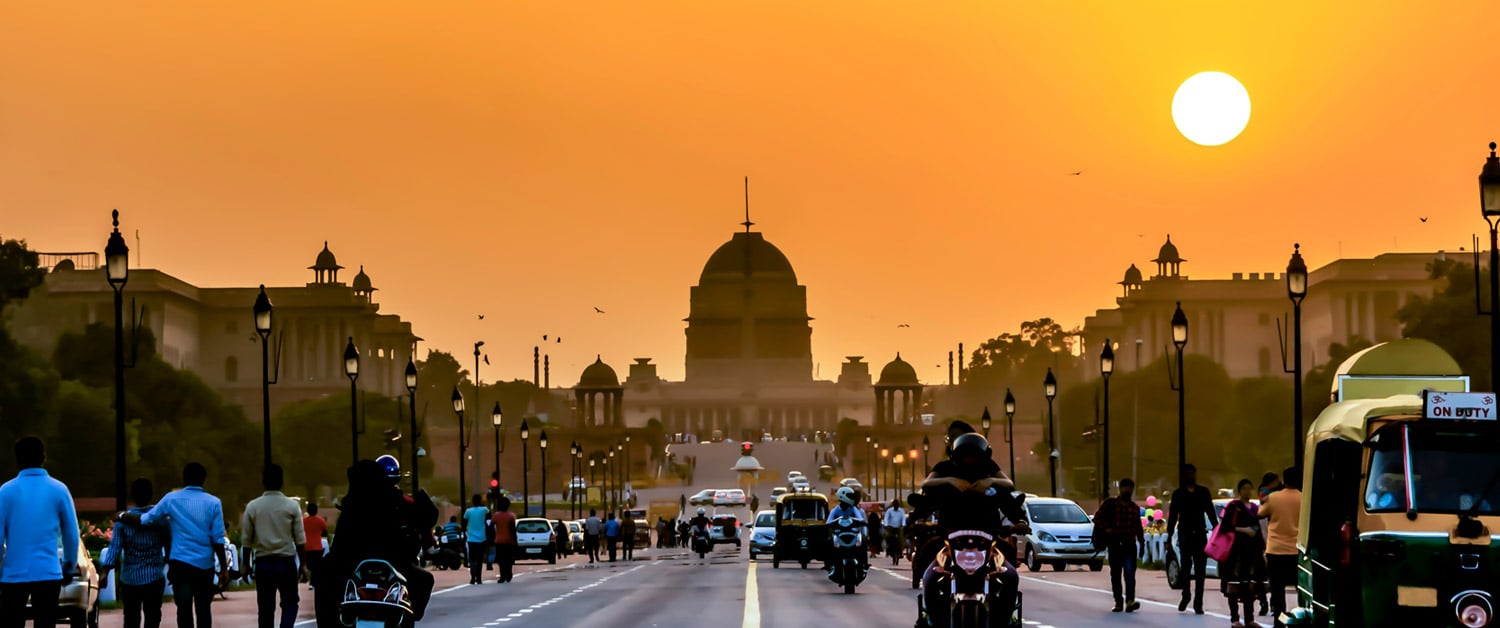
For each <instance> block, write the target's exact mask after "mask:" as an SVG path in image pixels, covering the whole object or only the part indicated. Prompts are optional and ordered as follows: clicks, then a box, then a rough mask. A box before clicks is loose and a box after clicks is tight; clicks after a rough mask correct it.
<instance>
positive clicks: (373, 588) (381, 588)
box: [339, 560, 415, 628]
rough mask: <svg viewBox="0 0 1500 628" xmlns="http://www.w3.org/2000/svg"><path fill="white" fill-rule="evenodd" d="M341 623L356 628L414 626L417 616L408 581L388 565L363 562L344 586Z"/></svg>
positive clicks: (381, 562) (386, 563)
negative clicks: (407, 585) (412, 604)
mask: <svg viewBox="0 0 1500 628" xmlns="http://www.w3.org/2000/svg"><path fill="white" fill-rule="evenodd" d="M339 622H340V623H342V624H343V625H345V626H353V627H354V628H408V627H410V626H412V625H413V624H414V623H415V613H414V611H413V610H412V607H411V595H410V592H409V591H408V590H407V587H406V578H405V577H403V576H402V575H401V572H399V571H396V568H395V567H394V566H393V565H391V564H390V563H388V562H386V561H383V560H365V561H361V562H360V563H359V565H358V566H356V567H355V568H354V572H353V573H352V574H350V576H349V580H348V581H347V582H346V583H345V584H344V599H343V601H342V602H341V603H340V604H339Z"/></svg>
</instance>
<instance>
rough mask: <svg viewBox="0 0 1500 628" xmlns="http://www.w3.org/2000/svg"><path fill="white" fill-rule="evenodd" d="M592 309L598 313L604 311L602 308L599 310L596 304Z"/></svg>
mask: <svg viewBox="0 0 1500 628" xmlns="http://www.w3.org/2000/svg"><path fill="white" fill-rule="evenodd" d="M594 311H595V312H598V313H600V314H603V313H604V310H601V309H599V306H597V305H596V306H594Z"/></svg>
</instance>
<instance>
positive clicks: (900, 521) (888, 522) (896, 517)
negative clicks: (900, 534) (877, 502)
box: [885, 508, 906, 528]
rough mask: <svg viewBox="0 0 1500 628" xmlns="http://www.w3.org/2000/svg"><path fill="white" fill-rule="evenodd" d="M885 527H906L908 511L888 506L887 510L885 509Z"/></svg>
mask: <svg viewBox="0 0 1500 628" xmlns="http://www.w3.org/2000/svg"><path fill="white" fill-rule="evenodd" d="M885 527H887V528H904V527H906V511H905V510H902V509H900V508H888V509H886V511H885Z"/></svg>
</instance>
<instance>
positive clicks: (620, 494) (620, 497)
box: [615, 441, 625, 510]
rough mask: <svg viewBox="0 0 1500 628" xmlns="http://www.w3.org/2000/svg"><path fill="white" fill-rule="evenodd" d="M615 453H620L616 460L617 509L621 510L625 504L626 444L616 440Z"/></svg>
mask: <svg viewBox="0 0 1500 628" xmlns="http://www.w3.org/2000/svg"><path fill="white" fill-rule="evenodd" d="M615 453H617V454H620V459H619V460H618V461H616V462H615V509H616V510H621V509H623V508H624V504H625V465H624V464H623V463H624V462H625V444H624V443H622V442H620V441H615Z"/></svg>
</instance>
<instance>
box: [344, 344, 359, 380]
mask: <svg viewBox="0 0 1500 628" xmlns="http://www.w3.org/2000/svg"><path fill="white" fill-rule="evenodd" d="M344 375H346V376H348V377H349V379H357V378H358V377H359V349H358V348H357V347H355V346H354V336H350V337H349V343H348V344H346V345H344Z"/></svg>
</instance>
